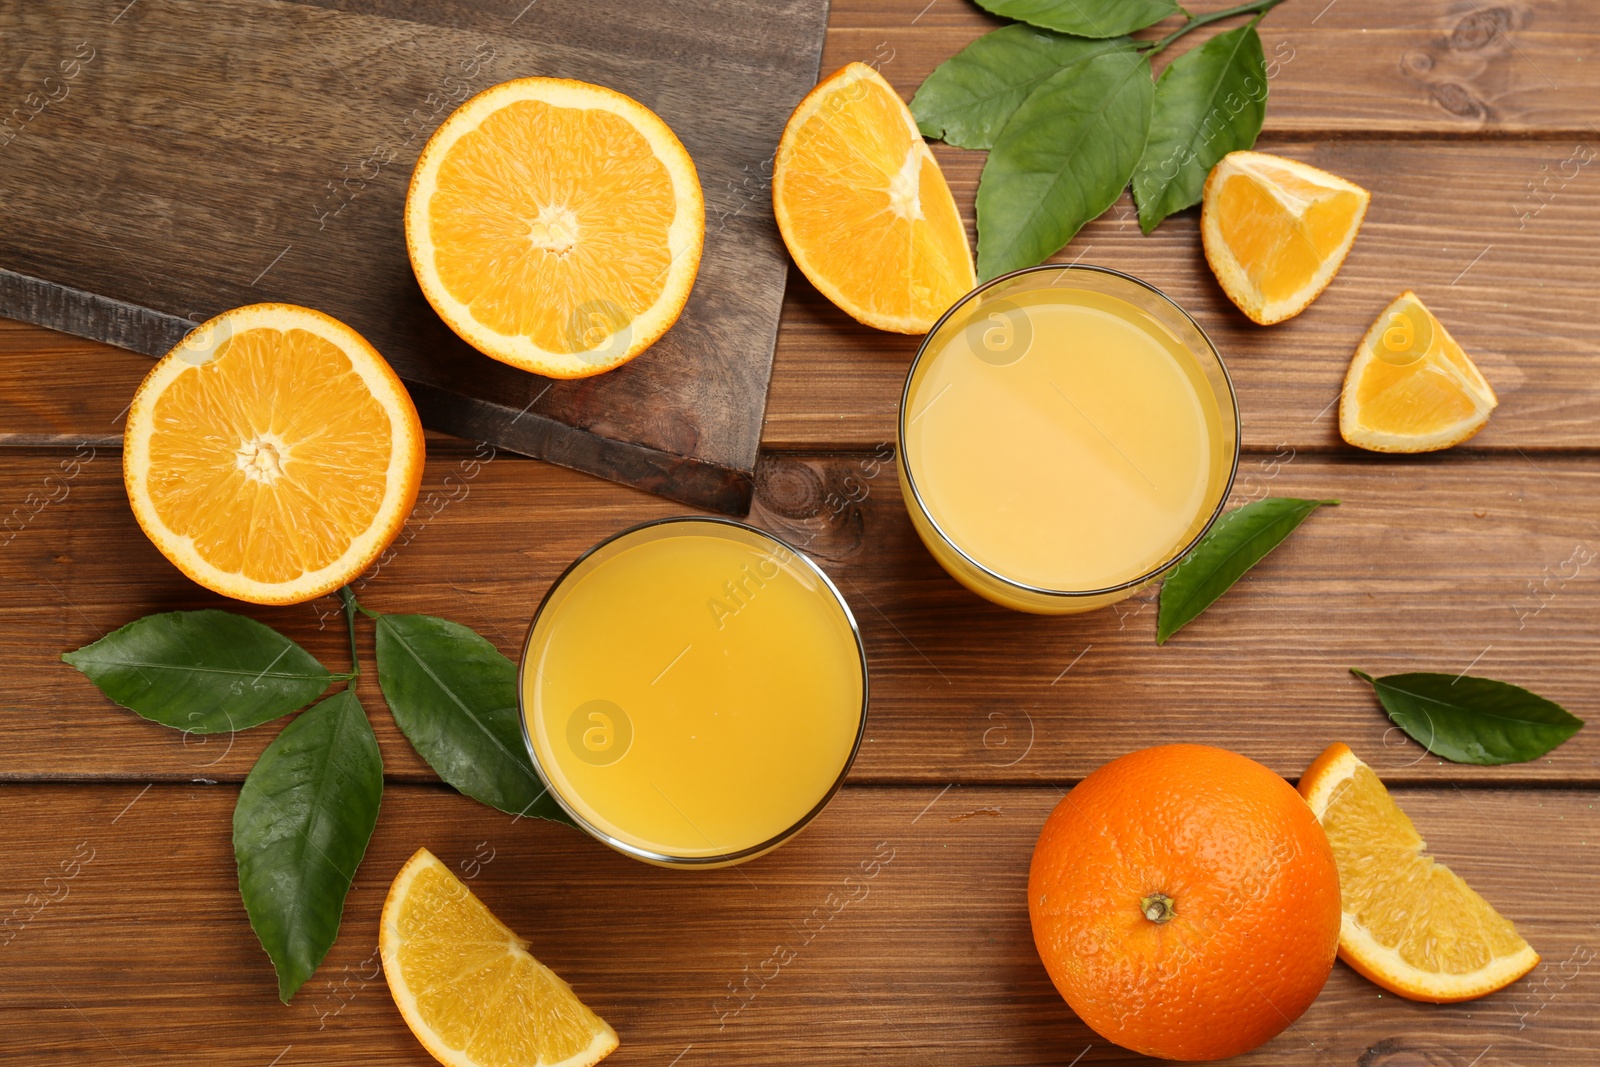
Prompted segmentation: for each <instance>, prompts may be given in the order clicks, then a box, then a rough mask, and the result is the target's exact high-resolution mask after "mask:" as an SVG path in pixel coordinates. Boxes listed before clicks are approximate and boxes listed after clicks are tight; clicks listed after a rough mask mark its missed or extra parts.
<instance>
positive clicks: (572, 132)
mask: <svg viewBox="0 0 1600 1067" xmlns="http://www.w3.org/2000/svg"><path fill="white" fill-rule="evenodd" d="M705 221H706V209H705V200H704V198H703V197H702V196H701V193H700V178H699V176H698V175H697V173H696V172H695V167H694V161H693V160H691V159H690V158H689V153H688V152H687V151H685V150H684V147H683V144H682V143H681V142H680V141H679V140H678V138H677V136H676V135H674V134H673V132H672V130H670V129H669V128H668V127H667V124H666V123H665V122H662V121H661V119H660V118H659V117H657V115H656V114H655V112H653V111H651V110H650V109H649V108H647V107H645V106H644V105H643V104H641V103H639V102H638V101H637V100H634V99H632V98H630V97H627V96H624V95H622V94H621V93H619V92H616V91H615V90H612V89H607V88H605V87H603V86H599V85H590V84H588V83H586V82H578V81H569V80H567V79H564V78H522V79H519V80H517V81H509V82H505V83H504V84H502V85H497V86H495V87H493V88H492V89H487V90H485V91H484V92H481V93H479V94H478V95H477V96H474V97H473V98H472V99H470V100H468V101H467V102H466V103H464V104H462V105H461V107H459V108H458V109H457V110H456V111H455V112H454V113H453V114H451V116H450V117H449V118H447V119H445V121H444V124H443V125H441V126H440V127H439V128H438V130H436V131H435V132H434V135H433V137H432V138H431V139H429V141H428V144H427V146H426V147H425V148H423V150H422V155H421V157H420V158H419V159H418V160H417V166H416V170H414V171H413V172H412V175H411V187H410V190H409V191H408V192H407V194H406V248H407V250H408V251H409V252H410V254H411V266H412V269H413V270H414V271H415V272H416V275H417V282H418V284H419V285H421V287H422V293H423V295H424V296H426V297H427V298H428V303H430V304H432V305H433V309H434V310H435V311H437V312H438V313H439V316H440V318H442V319H444V321H445V322H446V323H448V324H449V326H450V328H451V329H452V330H454V331H455V332H456V333H457V334H459V335H460V336H461V337H462V338H463V339H464V340H466V341H467V343H468V344H470V345H472V346H473V347H474V348H476V349H477V350H478V351H480V352H482V353H484V354H485V355H488V356H493V357H494V358H495V359H498V360H500V361H502V362H504V363H509V364H511V365H512V366H513V367H521V368H522V369H524V370H529V371H534V372H535V373H538V374H545V375H548V376H550V377H552V378H584V377H588V376H589V375H592V374H599V373H601V372H602V371H608V370H611V369H613V368H615V367H619V366H621V365H622V364H624V363H626V362H627V361H628V360H630V359H632V358H633V357H634V356H636V355H638V354H639V353H640V352H643V351H644V350H645V349H646V348H648V347H649V346H650V345H652V344H654V343H655V342H656V340H657V339H659V338H660V337H661V335H662V334H663V333H665V332H666V331H667V328H668V327H669V326H671V325H672V324H673V323H674V322H676V321H677V318H678V315H679V313H680V312H682V311H683V306H684V303H685V302H686V301H687V300H688V299H689V290H690V289H691V288H692V287H693V286H694V278H695V273H696V271H698V270H699V267H700V250H701V247H702V245H703V244H704V241H705Z"/></svg>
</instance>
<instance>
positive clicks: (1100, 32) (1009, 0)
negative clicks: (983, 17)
mask: <svg viewBox="0 0 1600 1067" xmlns="http://www.w3.org/2000/svg"><path fill="white" fill-rule="evenodd" d="M978 6H979V7H981V8H983V9H984V10H985V11H990V12H993V13H994V14H996V15H1000V16H1003V17H1005V18H1008V19H1016V20H1017V21H1019V22H1026V23H1029V24H1031V25H1034V26H1039V27H1042V28H1043V29H1047V30H1059V31H1061V32H1062V33H1072V34H1076V35H1077V36H1079V37H1121V36H1122V35H1123V34H1125V33H1132V32H1133V31H1134V30H1142V29H1144V28H1145V27H1146V26H1153V25H1155V24H1156V23H1158V22H1160V21H1161V20H1162V19H1164V18H1168V17H1169V16H1172V15H1180V14H1183V8H1181V7H1179V6H1178V5H1177V4H1176V3H1174V2H1173V0H978Z"/></svg>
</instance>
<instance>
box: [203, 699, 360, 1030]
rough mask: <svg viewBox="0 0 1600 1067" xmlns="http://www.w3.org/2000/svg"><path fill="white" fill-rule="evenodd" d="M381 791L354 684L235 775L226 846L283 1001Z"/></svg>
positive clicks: (334, 904) (325, 933)
mask: <svg viewBox="0 0 1600 1067" xmlns="http://www.w3.org/2000/svg"><path fill="white" fill-rule="evenodd" d="M382 798H383V759H382V757H381V756H379V755H378V739H377V738H376V737H374V736H373V734H372V725H371V724H370V723H368V722H367V715H366V712H365V711H363V710H362V708H361V702H360V701H359V700H357V699H356V695H355V693H353V692H351V691H350V690H348V689H347V690H345V691H344V692H342V693H335V694H334V695H333V696H331V697H329V698H328V699H327V700H324V701H323V702H322V703H320V704H318V705H316V706H315V707H313V708H310V709H309V710H307V711H306V713H305V714H303V715H301V716H300V717H299V718H297V719H295V720H294V721H293V722H291V723H290V724H289V725H288V726H285V727H284V728H283V732H282V733H280V734H279V735H278V736H277V738H276V739H275V740H274V741H273V742H272V744H270V745H268V746H267V750H266V751H265V752H263V753H261V758H260V759H258V760H256V765H255V766H254V767H252V768H251V770H250V774H249V776H248V777H246V778H245V780H244V788H243V789H241V790H240V791H239V800H238V803H237V804H235V805H234V809H233V856H234V860H235V861H236V862H237V863H238V865H239V895H240V896H241V897H243V898H244V908H245V911H247V912H248V913H249V914H250V926H251V928H252V929H254V930H255V932H256V937H258V938H259V939H260V940H261V947H262V948H264V949H266V950H267V955H268V956H270V957H272V965H273V967H274V968H276V969H277V972H278V997H279V999H281V1000H282V1001H283V1002H284V1003H285V1004H287V1003H289V998H290V997H292V996H294V994H295V990H297V989H299V988H300V987H301V986H302V985H303V984H304V983H305V981H306V979H308V978H310V977H311V975H312V974H313V973H314V972H315V971H316V969H317V966H318V965H319V964H321V963H322V959H323V957H324V956H326V955H327V954H328V949H329V948H331V947H332V946H333V941H334V938H336V937H337V936H338V935H339V919H340V916H341V914H342V913H343V911H344V898H345V894H346V893H348V892H349V890H350V884H351V882H352V881H353V880H354V879H355V876H356V868H357V867H359V866H360V865H361V857H362V856H363V855H364V854H365V853H366V851H367V841H368V840H369V839H370V838H371V837H372V828H373V827H374V826H375V825H377V822H378V804H379V802H380V801H381V800H382Z"/></svg>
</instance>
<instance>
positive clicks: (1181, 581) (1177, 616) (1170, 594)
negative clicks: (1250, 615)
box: [1156, 496, 1339, 645]
mask: <svg viewBox="0 0 1600 1067" xmlns="http://www.w3.org/2000/svg"><path fill="white" fill-rule="evenodd" d="M1337 503H1339V502H1338V501H1337V500H1295V499H1293V498H1290V497H1281V496H1273V497H1268V498H1267V499H1265V500H1257V501H1256V502H1254V503H1253V504H1246V505H1245V506H1244V507H1242V508H1236V509H1235V510H1233V511H1230V512H1228V513H1227V514H1226V515H1224V516H1223V517H1222V518H1221V519H1219V520H1217V524H1216V525H1215V526H1213V527H1212V528H1211V529H1210V531H1208V532H1207V533H1206V535H1205V536H1204V537H1202V538H1201V539H1200V543H1199V544H1197V545H1195V546H1194V548H1192V549H1190V550H1189V554H1188V555H1186V556H1184V557H1183V561H1182V562H1181V563H1179V564H1178V565H1177V567H1175V568H1173V570H1172V573H1171V574H1169V575H1167V578H1166V580H1165V581H1164V582H1162V583H1161V608H1160V611H1159V612H1158V614H1157V616H1156V644H1158V645H1164V644H1166V642H1167V638H1169V637H1171V636H1172V635H1173V634H1175V633H1177V632H1178V631H1179V630H1180V629H1182V628H1183V627H1184V626H1185V625H1187V624H1188V623H1189V622H1191V621H1193V619H1194V618H1195V616H1197V615H1199V614H1200V613H1201V612H1202V611H1204V610H1206V608H1208V607H1210V606H1211V603H1212V601H1214V600H1216V599H1217V598H1218V597H1219V596H1221V595H1222V594H1223V593H1226V592H1227V591H1228V590H1229V588H1231V587H1232V585H1233V583H1234V582H1237V581H1238V580H1239V579H1240V578H1243V577H1244V574H1245V572H1246V571H1248V570H1249V569H1250V568H1251V567H1254V566H1255V565H1256V564H1257V563H1259V562H1261V560H1262V558H1263V557H1265V556H1266V554H1267V553H1268V552H1271V551H1272V550H1273V549H1274V548H1277V547H1278V545H1279V544H1281V543H1282V541H1283V539H1284V538H1285V537H1288V536H1289V535H1290V534H1291V533H1293V532H1294V528H1295V527H1296V526H1299V525H1300V523H1301V522H1303V521H1304V520H1305V518H1306V516H1307V515H1310V514H1311V513H1312V512H1313V511H1315V510H1317V509H1318V508H1319V507H1322V506H1323V505H1324V504H1329V505H1332V504H1337Z"/></svg>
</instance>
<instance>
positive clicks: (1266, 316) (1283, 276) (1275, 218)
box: [1200, 152, 1372, 326]
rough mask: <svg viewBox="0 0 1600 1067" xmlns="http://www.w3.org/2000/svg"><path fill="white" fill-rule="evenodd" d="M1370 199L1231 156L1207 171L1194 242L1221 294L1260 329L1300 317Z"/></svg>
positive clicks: (1334, 182) (1260, 159)
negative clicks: (1197, 242)
mask: <svg viewBox="0 0 1600 1067" xmlns="http://www.w3.org/2000/svg"><path fill="white" fill-rule="evenodd" d="M1371 199H1372V196H1371V194H1370V193H1368V192H1367V191H1366V190H1365V189H1363V188H1361V186H1359V185H1355V184H1353V183H1351V182H1347V181H1345V180H1344V179H1343V178H1340V177H1338V176H1337V175H1333V174H1329V173H1328V172H1327V171H1325V170H1318V169H1317V168H1316V167H1312V166H1308V165H1306V164H1304V163H1301V162H1298V161H1297V160H1293V159H1284V158H1283V157H1281V156H1273V155H1268V154H1267V153H1265V152H1230V153H1228V154H1227V155H1225V156H1223V157H1222V160H1221V161H1220V162H1219V163H1218V164H1217V165H1216V166H1215V167H1213V168H1212V169H1211V174H1210V176H1208V177H1207V178H1206V187H1205V192H1204V194H1203V196H1202V198H1201V202H1200V239H1201V243H1202V244H1203V245H1204V246H1205V251H1206V262H1208V263H1210V264H1211V272H1212V273H1213V274H1215V275H1216V276H1217V281H1218V282H1220V283H1221V285H1222V291H1223V292H1225V293H1227V294H1228V298H1229V299H1230V300H1232V301H1233V302H1234V303H1235V304H1237V305H1239V310H1240V311H1243V312H1244V313H1245V314H1246V315H1248V316H1250V318H1251V319H1253V320H1254V321H1256V322H1258V323H1260V324H1261V325H1263V326H1270V325H1272V324H1273V323H1275V322H1282V321H1283V320H1284V319H1288V318H1293V317H1294V316H1295V315H1298V314H1300V312H1302V311H1304V310H1305V309H1306V308H1307V307H1309V306H1310V304H1311V302H1312V301H1313V300H1315V299H1316V298H1317V297H1318V296H1319V295H1321V293H1322V290H1324V289H1326V288H1327V287H1328V283H1329V282H1331V281H1332V280H1333V276H1334V275H1335V274H1337V273H1338V271H1339V267H1340V266H1341V265H1343V263H1344V257H1345V256H1346V255H1347V254H1349V252H1350V246H1351V245H1352V244H1354V243H1355V239H1356V232H1357V231H1358V230H1360V229H1361V220H1362V219H1363V218H1365V217H1366V214H1367V203H1368V202H1369V201H1370V200H1371Z"/></svg>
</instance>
